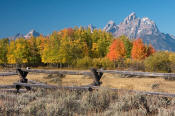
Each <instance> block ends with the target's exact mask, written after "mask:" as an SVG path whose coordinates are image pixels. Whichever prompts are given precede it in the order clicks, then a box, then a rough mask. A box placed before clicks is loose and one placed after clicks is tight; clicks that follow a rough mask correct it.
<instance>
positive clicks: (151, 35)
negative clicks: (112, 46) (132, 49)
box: [103, 13, 175, 51]
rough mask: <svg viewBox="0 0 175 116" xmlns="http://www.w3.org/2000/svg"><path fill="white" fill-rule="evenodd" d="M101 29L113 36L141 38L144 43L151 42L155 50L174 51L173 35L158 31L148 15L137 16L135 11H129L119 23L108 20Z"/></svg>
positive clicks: (174, 39) (174, 38)
mask: <svg viewBox="0 0 175 116" xmlns="http://www.w3.org/2000/svg"><path fill="white" fill-rule="evenodd" d="M103 30H105V31H106V32H111V33H112V34H113V36H115V37H119V36H121V35H126V36H127V37H129V38H130V39H134V38H142V40H143V42H144V43H147V44H152V45H153V46H154V48H155V49H156V50H168V51H175V47H174V46H175V37H174V36H173V35H170V34H165V33H162V32H160V31H159V29H158V27H157V25H156V24H155V22H154V21H152V20H151V19H149V18H148V17H143V18H137V16H136V13H131V14H130V15H129V16H127V17H126V18H125V19H124V21H123V22H121V23H120V24H119V25H116V24H115V22H114V21H109V22H108V23H107V25H106V26H105V27H104V29H103Z"/></svg>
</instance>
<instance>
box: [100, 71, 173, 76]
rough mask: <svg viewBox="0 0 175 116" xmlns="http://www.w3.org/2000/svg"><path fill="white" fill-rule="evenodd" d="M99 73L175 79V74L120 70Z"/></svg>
mask: <svg viewBox="0 0 175 116" xmlns="http://www.w3.org/2000/svg"><path fill="white" fill-rule="evenodd" d="M98 72H103V73H110V74H123V75H133V76H146V77H147V76H148V77H175V73H155V72H138V71H118V70H102V69H100V70H98Z"/></svg>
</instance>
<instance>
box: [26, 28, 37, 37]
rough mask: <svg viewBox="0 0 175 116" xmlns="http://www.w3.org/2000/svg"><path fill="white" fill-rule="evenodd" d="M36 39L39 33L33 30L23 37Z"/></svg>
mask: <svg viewBox="0 0 175 116" xmlns="http://www.w3.org/2000/svg"><path fill="white" fill-rule="evenodd" d="M32 36H34V37H38V36H40V33H38V32H36V31H35V30H34V29H32V30H31V31H30V32H29V33H27V34H26V35H25V36H24V37H25V38H30V37H32Z"/></svg>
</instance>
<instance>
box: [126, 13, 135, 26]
mask: <svg viewBox="0 0 175 116" xmlns="http://www.w3.org/2000/svg"><path fill="white" fill-rule="evenodd" d="M135 19H137V16H136V13H135V12H132V13H131V14H130V15H129V16H127V17H126V18H125V19H124V23H125V24H127V23H129V22H130V21H133V20H135Z"/></svg>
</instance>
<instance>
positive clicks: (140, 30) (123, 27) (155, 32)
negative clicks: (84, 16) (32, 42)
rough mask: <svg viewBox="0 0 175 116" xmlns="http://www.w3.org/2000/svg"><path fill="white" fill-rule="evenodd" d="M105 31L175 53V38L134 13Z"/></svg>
mask: <svg viewBox="0 0 175 116" xmlns="http://www.w3.org/2000/svg"><path fill="white" fill-rule="evenodd" d="M85 28H90V29H91V32H93V30H94V29H96V27H95V26H93V25H92V24H90V25H88V26H87V27H85ZM103 30H104V31H106V32H110V33H112V35H113V36H114V37H116V38H117V37H119V36H121V35H126V36H127V37H129V38H130V39H137V38H142V40H143V42H144V43H146V44H152V45H153V47H154V48H155V49H156V50H168V51H175V47H174V46H175V36H173V35H170V34H165V33H162V32H160V31H159V29H158V27H157V25H156V24H155V22H154V21H152V20H151V19H149V18H148V17H143V18H138V17H137V16H136V13H134V12H133V13H131V14H130V15H129V16H127V17H126V18H125V19H124V20H123V22H121V23H120V24H118V25H117V24H115V22H114V21H109V22H108V23H107V24H106V26H105V27H104V28H103ZM39 35H40V33H38V32H36V31H35V30H31V31H30V32H29V33H27V34H26V35H23V34H20V33H18V34H16V35H15V36H13V37H9V39H10V40H15V39H16V38H19V37H24V38H30V37H31V36H34V37H37V36H39Z"/></svg>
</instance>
